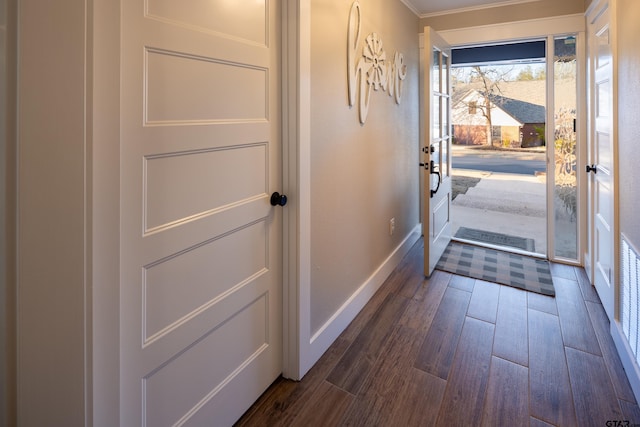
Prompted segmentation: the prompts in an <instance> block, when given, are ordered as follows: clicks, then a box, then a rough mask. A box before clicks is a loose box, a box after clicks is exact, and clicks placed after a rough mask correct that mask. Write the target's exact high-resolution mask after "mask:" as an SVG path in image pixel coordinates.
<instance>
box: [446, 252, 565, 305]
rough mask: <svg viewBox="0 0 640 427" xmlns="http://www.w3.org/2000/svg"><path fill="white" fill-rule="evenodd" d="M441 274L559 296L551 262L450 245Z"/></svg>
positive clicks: (507, 253)
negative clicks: (554, 286)
mask: <svg viewBox="0 0 640 427" xmlns="http://www.w3.org/2000/svg"><path fill="white" fill-rule="evenodd" d="M436 268H437V269H438V270H442V271H447V272H449V273H453V274H458V275H461V276H467V277H471V278H473V279H480V280H485V281H487V282H494V283H500V284H503V285H507V286H512V287H514V288H519V289H524V290H525V291H531V292H537V293H539V294H543V295H549V296H555V295H556V291H555V289H554V288H553V280H552V279H551V271H550V269H549V262H548V261H546V260H541V259H537V258H533V257H528V256H523V255H518V254H512V253H509V252H503V251H497V250H495V249H489V248H482V247H479V246H473V245H466V244H464V243H458V242H450V243H449V245H448V246H447V248H446V249H445V251H444V254H442V257H441V258H440V260H439V261H438V264H437V265H436Z"/></svg>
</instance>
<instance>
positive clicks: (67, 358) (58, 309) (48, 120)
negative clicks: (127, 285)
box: [17, 0, 89, 426]
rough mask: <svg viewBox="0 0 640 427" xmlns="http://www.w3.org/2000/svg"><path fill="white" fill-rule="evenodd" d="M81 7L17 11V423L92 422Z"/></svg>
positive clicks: (68, 2) (72, 2)
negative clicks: (87, 398) (87, 399)
mask: <svg viewBox="0 0 640 427" xmlns="http://www.w3.org/2000/svg"><path fill="white" fill-rule="evenodd" d="M86 7H87V5H86V2H85V1H84V0H65V1H57V2H42V1H39V0H22V1H20V2H19V4H18V40H19V45H18V52H19V57H18V70H19V76H20V79H19V82H18V88H17V90H18V144H17V147H18V190H17V191H18V205H17V209H18V213H17V215H18V218H17V219H18V229H17V241H18V252H17V256H18V266H17V274H18V282H17V292H18V303H17V316H18V320H17V328H18V348H17V351H18V369H17V376H18V377H17V381H18V385H17V398H18V402H17V405H18V406H17V410H18V419H19V424H18V425H20V426H43V425H65V426H72V425H73V426H78V425H83V424H84V421H85V411H87V410H88V408H87V406H86V405H85V392H86V391H87V390H86V389H85V381H86V380H87V378H86V376H85V366H86V362H87V361H86V360H85V352H86V350H87V348H86V347H85V343H86V335H85V334H87V327H88V325H87V323H86V318H85V311H84V310H85V302H86V300H85V299H86V298H87V297H88V292H89V290H88V289H87V288H86V287H85V280H86V277H85V275H86V270H85V256H86V255H87V253H86V252H85V243H86V242H85V236H86V234H85V233H86V229H85V227H86V218H85V207H86V203H85V190H86V187H85V186H86V183H87V181H86V175H85V169H84V168H85V154H86V151H85V150H86V135H85V130H86V129H85V100H86V91H85V77H86V76H85V70H86V59H85V55H86V53H87V52H86V46H85V40H86V33H85V31H86V27H85V17H86V13H87V9H86Z"/></svg>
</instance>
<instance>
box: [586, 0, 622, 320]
mask: <svg viewBox="0 0 640 427" xmlns="http://www.w3.org/2000/svg"><path fill="white" fill-rule="evenodd" d="M592 12H593V13H592V14H590V15H589V17H588V24H587V25H588V32H589V37H588V38H589V61H590V66H589V70H590V73H589V92H590V94H591V97H590V103H589V110H590V111H589V149H588V152H589V160H588V167H589V169H588V171H591V172H588V173H589V179H588V190H587V191H588V197H589V201H588V204H589V215H588V216H589V220H588V221H589V234H590V238H589V250H590V256H591V260H590V261H591V263H590V265H591V268H592V269H593V270H592V272H593V275H592V280H593V284H594V285H595V287H596V290H597V292H598V295H599V296H600V300H601V301H602V305H603V307H604V309H605V311H606V313H607V315H608V316H609V319H610V320H614V316H615V300H616V297H615V269H614V265H615V248H616V246H615V243H614V242H615V226H616V224H615V205H614V191H615V186H614V171H615V156H614V144H615V127H614V93H613V89H614V87H613V57H612V51H613V49H612V43H611V37H612V33H611V32H610V19H611V10H610V4H609V2H608V1H607V2H603V3H602V4H601V5H599V7H597V8H595V9H594V10H592Z"/></svg>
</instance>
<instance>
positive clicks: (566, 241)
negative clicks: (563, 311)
mask: <svg viewBox="0 0 640 427" xmlns="http://www.w3.org/2000/svg"><path fill="white" fill-rule="evenodd" d="M554 42H555V43H554V51H555V53H554V58H553V68H554V94H555V96H554V105H555V111H554V121H555V123H554V126H555V127H554V152H555V162H554V171H555V172H554V200H553V204H554V213H553V221H554V230H555V236H554V237H555V239H554V242H555V243H554V246H555V247H554V255H555V257H557V258H565V259H569V260H577V258H578V185H577V183H578V182H577V181H578V180H577V162H576V161H577V155H576V154H577V153H576V146H577V144H576V129H575V126H576V119H577V114H576V107H577V84H576V81H577V64H576V39H575V37H573V36H571V37H567V36H563V37H556V38H555V40H554Z"/></svg>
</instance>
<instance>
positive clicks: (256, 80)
mask: <svg viewBox="0 0 640 427" xmlns="http://www.w3.org/2000/svg"><path fill="white" fill-rule="evenodd" d="M122 8H123V10H122V44H121V45H122V53H121V61H122V62H121V70H122V73H121V158H120V161H121V164H120V168H121V200H120V202H121V235H120V253H121V255H120V262H121V274H120V282H121V284H120V311H121V314H120V347H121V348H120V350H121V351H120V353H121V366H120V412H121V425H131V426H133V425H149V426H156V425H174V424H177V425H182V424H186V425H231V424H232V423H233V422H234V421H236V420H237V418H238V417H239V416H241V415H242V413H243V412H244V411H245V410H246V409H247V408H248V407H249V406H250V405H251V404H252V403H253V402H254V401H255V400H256V399H257V398H258V397H259V395H260V394H261V393H262V392H263V391H264V390H265V389H266V387H268V385H269V384H270V383H271V382H272V381H273V380H274V379H275V378H276V377H277V376H278V374H279V373H280V372H281V363H282V302H281V299H282V297H281V293H282V289H281V286H282V284H281V280H282V279H281V278H282V271H281V270H282V247H281V245H282V230H281V227H282V208H280V207H275V208H274V207H272V206H271V205H270V203H269V196H270V194H271V192H273V191H280V188H279V187H280V185H281V183H280V180H281V176H280V174H281V145H280V112H279V111H280V91H279V49H280V40H279V35H278V33H277V31H278V28H279V25H278V16H279V10H277V9H278V8H279V3H278V2H253V3H249V4H247V3H246V2H243V3H242V4H236V3H235V2H206V3H199V4H198V5H192V6H191V7H183V5H180V4H178V3H176V2H170V1H167V0H155V1H127V2H123V3H122Z"/></svg>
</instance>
